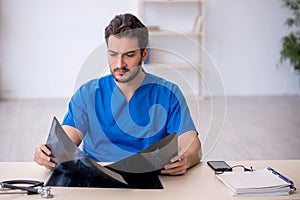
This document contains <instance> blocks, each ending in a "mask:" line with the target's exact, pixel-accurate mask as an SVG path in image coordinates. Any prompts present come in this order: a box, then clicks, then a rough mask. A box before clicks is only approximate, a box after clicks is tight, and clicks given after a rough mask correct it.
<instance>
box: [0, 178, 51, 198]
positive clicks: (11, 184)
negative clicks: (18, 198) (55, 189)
mask: <svg viewBox="0 0 300 200" xmlns="http://www.w3.org/2000/svg"><path fill="white" fill-rule="evenodd" d="M25 185H26V186H25ZM37 187H38V188H37ZM1 190H2V192H0V194H20V193H27V194H28V195H31V194H40V195H41V197H42V198H46V199H48V198H52V197H53V194H51V188H50V187H45V186H44V183H43V182H40V181H34V180H9V181H2V182H0V191H1ZM9 190H21V191H23V192H14V191H9ZM3 191H4V192H3Z"/></svg>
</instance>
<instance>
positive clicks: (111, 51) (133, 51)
mask: <svg viewBox="0 0 300 200" xmlns="http://www.w3.org/2000/svg"><path fill="white" fill-rule="evenodd" d="M108 51H109V52H110V53H117V54H122V55H125V54H128V53H135V52H136V50H132V51H126V52H123V53H122V52H116V51H113V50H111V49H109V50H108Z"/></svg>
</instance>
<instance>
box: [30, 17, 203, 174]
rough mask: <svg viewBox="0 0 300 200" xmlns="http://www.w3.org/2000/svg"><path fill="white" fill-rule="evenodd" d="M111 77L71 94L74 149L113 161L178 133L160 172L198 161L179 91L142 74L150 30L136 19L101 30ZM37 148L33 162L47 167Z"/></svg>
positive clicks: (66, 124) (68, 126)
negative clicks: (171, 153)
mask: <svg viewBox="0 0 300 200" xmlns="http://www.w3.org/2000/svg"><path fill="white" fill-rule="evenodd" d="M105 39H106V43H107V50H108V61H109V67H110V71H111V74H110V75H107V76H104V77H102V78H99V79H95V80H91V81H89V82H88V83H86V84H84V85H83V86H81V88H80V89H79V90H78V91H77V92H76V93H75V94H74V95H73V97H72V99H71V101H70V103H69V110H68V112H67V114H66V116H65V118H64V120H63V123H62V124H63V128H64V130H65V132H66V133H67V135H68V136H69V137H70V139H71V140H72V141H73V142H74V144H76V145H79V144H80V143H81V142H82V141H83V144H84V145H83V152H84V153H85V154H86V155H87V156H89V157H91V158H92V159H94V160H95V161H100V162H115V161H118V160H121V159H124V158H126V157H128V156H130V155H132V154H134V153H136V152H139V151H141V150H143V149H145V148H147V147H149V146H150V145H151V144H153V143H155V142H157V141H159V140H160V139H162V138H164V137H166V136H167V135H168V134H172V133H174V132H176V133H177V134H178V145H179V154H178V156H176V157H175V158H173V159H172V160H171V161H170V164H168V165H166V166H165V167H164V169H162V170H161V173H162V174H169V175H180V174H184V173H185V172H186V170H187V169H188V168H190V167H192V166H193V165H196V164H197V163H199V161H200V159H201V143H200V141H199V138H198V136H197V132H196V129H195V126H194V124H193V121H192V119H191V116H190V112H189V109H188V106H187V104H186V101H185V98H184V97H183V95H182V93H181V91H180V90H179V88H178V87H177V86H176V85H175V84H173V83H171V82H169V81H166V80H164V79H162V78H159V77H157V76H155V75H152V74H149V73H147V72H145V71H144V70H143V68H142V63H143V61H145V60H146V58H147V56H148V49H147V45H148V29H147V28H146V27H145V25H144V24H142V23H141V22H140V20H139V19H137V18H136V17H135V16H134V15H131V14H124V15H117V16H116V17H115V18H114V19H112V20H111V22H110V24H109V25H108V26H107V27H106V29H105ZM50 158H51V151H50V150H49V149H48V148H47V147H46V146H45V145H41V146H40V147H38V148H36V151H35V154H34V160H35V161H36V162H37V163H38V164H40V165H44V166H46V167H50V168H51V167H55V163H53V162H51V161H50Z"/></svg>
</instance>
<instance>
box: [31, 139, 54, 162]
mask: <svg viewBox="0 0 300 200" xmlns="http://www.w3.org/2000/svg"><path fill="white" fill-rule="evenodd" d="M34 161H35V162H36V163H37V164H39V165H42V166H45V167H47V168H54V167H55V163H53V162H51V151H50V150H49V149H48V148H47V146H46V145H45V144H42V145H41V146H39V147H37V148H36V149H35V152H34Z"/></svg>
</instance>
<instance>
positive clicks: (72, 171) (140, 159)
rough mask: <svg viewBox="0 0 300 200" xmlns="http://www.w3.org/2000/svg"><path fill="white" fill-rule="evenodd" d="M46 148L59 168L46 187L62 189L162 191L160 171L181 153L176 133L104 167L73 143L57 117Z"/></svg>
mask: <svg viewBox="0 0 300 200" xmlns="http://www.w3.org/2000/svg"><path fill="white" fill-rule="evenodd" d="M46 145H47V146H48V148H49V149H50V150H51V152H52V158H51V159H52V161H53V162H55V163H56V164H57V165H56V168H55V169H54V170H53V172H52V174H51V175H50V177H49V178H48V180H47V182H46V185H47V186H62V187H104V188H143V189H162V188H163V186H162V184H161V182H160V180H159V177H158V170H160V169H161V168H163V166H164V165H166V164H168V163H169V162H170V160H171V158H173V157H174V156H176V155H177V153H178V145H177V134H176V133H173V134H171V135H169V136H167V137H165V138H163V139H162V140H160V141H159V142H157V143H155V144H153V145H151V146H150V147H148V148H146V149H144V150H143V151H141V152H138V153H136V154H134V155H133V156H130V157H128V158H125V159H123V160H120V161H118V162H115V163H112V164H110V165H108V166H102V165H100V164H98V163H96V162H95V161H94V160H92V159H91V158H89V157H87V156H86V155H85V154H84V153H83V152H82V151H81V150H80V149H79V148H78V147H77V146H76V145H75V144H74V143H73V142H72V141H71V140H70V138H69V137H68V136H67V134H66V133H65V131H64V130H63V128H62V127H61V125H60V123H59V121H58V120H57V119H56V118H55V117H54V119H53V121H52V125H51V129H50V133H49V136H48V139H47V142H46Z"/></svg>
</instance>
